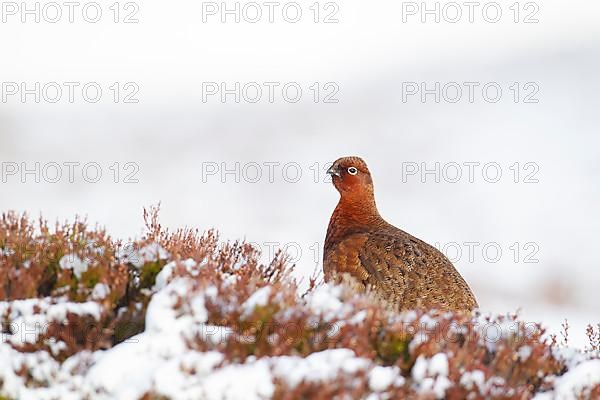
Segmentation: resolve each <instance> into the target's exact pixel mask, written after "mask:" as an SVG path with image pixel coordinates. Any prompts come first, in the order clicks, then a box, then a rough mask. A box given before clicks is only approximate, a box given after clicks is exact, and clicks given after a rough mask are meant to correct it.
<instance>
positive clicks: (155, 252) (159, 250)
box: [117, 243, 169, 268]
mask: <svg viewBox="0 0 600 400" xmlns="http://www.w3.org/2000/svg"><path fill="white" fill-rule="evenodd" d="M117 258H118V259H119V260H120V261H121V262H125V263H130V264H131V265H133V266H134V267H136V268H141V267H143V266H144V264H146V263H151V262H156V261H159V260H166V259H168V258H169V252H168V251H167V250H165V249H164V248H163V247H162V246H161V245H159V244H158V243H150V244H148V245H146V246H144V247H142V248H141V249H138V250H135V249H132V248H131V247H130V246H124V247H122V248H120V249H119V251H118V252H117Z"/></svg>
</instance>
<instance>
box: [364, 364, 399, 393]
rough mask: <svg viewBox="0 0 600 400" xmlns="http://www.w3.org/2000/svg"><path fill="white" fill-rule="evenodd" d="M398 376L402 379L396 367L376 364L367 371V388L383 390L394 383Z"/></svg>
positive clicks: (376, 390)
mask: <svg viewBox="0 0 600 400" xmlns="http://www.w3.org/2000/svg"><path fill="white" fill-rule="evenodd" d="M398 378H401V380H402V381H403V380H404V379H403V378H402V376H401V375H400V369H399V368H398V367H381V366H376V367H375V368H373V369H372V370H371V372H370V373H369V388H370V389H371V390H372V391H374V392H383V391H384V390H386V389H388V388H389V387H390V386H391V385H392V384H394V383H395V382H396V381H397V380H398Z"/></svg>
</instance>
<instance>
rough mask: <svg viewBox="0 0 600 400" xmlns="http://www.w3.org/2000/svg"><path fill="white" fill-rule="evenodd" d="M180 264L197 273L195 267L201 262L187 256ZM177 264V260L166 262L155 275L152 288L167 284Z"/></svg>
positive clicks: (191, 272) (160, 287)
mask: <svg viewBox="0 0 600 400" xmlns="http://www.w3.org/2000/svg"><path fill="white" fill-rule="evenodd" d="M181 264H182V265H183V266H184V267H185V269H186V270H187V271H188V272H189V273H190V274H191V275H192V276H194V275H197V274H198V271H197V268H198V267H201V266H203V265H204V264H203V263H200V264H197V263H196V261H194V260H193V259H192V258H188V259H187V260H184V261H182V262H181ZM176 266H177V261H171V262H170V263H168V264H166V265H165V266H164V267H163V268H162V270H161V271H160V272H159V273H158V275H157V276H156V281H155V284H154V290H160V289H162V288H164V287H165V286H167V284H168V283H169V282H170V281H171V279H172V278H173V273H174V271H175V267H176Z"/></svg>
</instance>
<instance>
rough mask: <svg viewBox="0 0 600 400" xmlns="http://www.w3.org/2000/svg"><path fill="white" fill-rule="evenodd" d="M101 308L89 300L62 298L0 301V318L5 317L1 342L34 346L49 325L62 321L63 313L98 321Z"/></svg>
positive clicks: (64, 318) (64, 316)
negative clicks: (4, 327) (75, 301)
mask: <svg viewBox="0 0 600 400" xmlns="http://www.w3.org/2000/svg"><path fill="white" fill-rule="evenodd" d="M102 310H103V309H102V306H100V304H98V303H96V302H93V301H90V302H86V303H73V302H69V301H66V300H64V299H52V298H46V299H27V300H15V301H3V302H0V317H1V318H6V321H7V329H9V331H7V332H3V337H2V339H3V342H8V343H11V344H14V345H23V344H26V343H36V342H37V341H38V339H39V337H40V335H43V334H44V333H45V332H46V330H47V329H48V326H49V325H50V324H51V323H52V322H63V321H65V320H66V318H67V314H75V315H79V316H86V315H89V316H91V317H93V318H94V319H95V320H100V315H101V314H102Z"/></svg>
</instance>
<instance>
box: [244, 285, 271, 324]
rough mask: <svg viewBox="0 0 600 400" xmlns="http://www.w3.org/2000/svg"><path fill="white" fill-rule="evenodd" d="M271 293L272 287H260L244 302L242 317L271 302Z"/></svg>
mask: <svg viewBox="0 0 600 400" xmlns="http://www.w3.org/2000/svg"><path fill="white" fill-rule="evenodd" d="M270 295H271V287H270V286H265V287H262V288H260V289H258V290H257V291H256V292H254V293H252V295H251V296H250V297H249V298H248V300H246V301H245V302H244V304H242V308H243V310H244V311H243V314H242V317H248V316H250V315H252V313H253V312H254V310H255V309H256V308H257V307H264V306H266V305H267V303H268V302H269V296H270Z"/></svg>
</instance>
